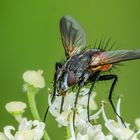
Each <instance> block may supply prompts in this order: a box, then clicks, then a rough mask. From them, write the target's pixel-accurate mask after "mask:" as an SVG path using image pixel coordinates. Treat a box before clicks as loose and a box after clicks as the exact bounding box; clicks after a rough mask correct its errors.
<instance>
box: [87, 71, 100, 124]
mask: <svg viewBox="0 0 140 140" xmlns="http://www.w3.org/2000/svg"><path fill="white" fill-rule="evenodd" d="M99 77H100V71H98V72H97V73H96V75H94V80H92V86H91V87H90V90H89V92H88V93H87V94H88V102H87V115H88V121H89V122H90V113H89V102H90V96H91V93H92V89H93V88H94V85H95V83H96V82H97V81H98V79H99Z"/></svg>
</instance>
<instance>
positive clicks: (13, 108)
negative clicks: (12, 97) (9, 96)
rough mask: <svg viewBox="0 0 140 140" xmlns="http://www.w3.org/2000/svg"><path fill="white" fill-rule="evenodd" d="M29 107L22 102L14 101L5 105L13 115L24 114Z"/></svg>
mask: <svg viewBox="0 0 140 140" xmlns="http://www.w3.org/2000/svg"><path fill="white" fill-rule="evenodd" d="M26 107H27V105H26V104H25V103H24V102H21V101H12V102H9V103H7V104H6V105H5V108H6V110H7V111H8V112H9V113H11V114H22V113H23V112H24V111H25V108H26Z"/></svg>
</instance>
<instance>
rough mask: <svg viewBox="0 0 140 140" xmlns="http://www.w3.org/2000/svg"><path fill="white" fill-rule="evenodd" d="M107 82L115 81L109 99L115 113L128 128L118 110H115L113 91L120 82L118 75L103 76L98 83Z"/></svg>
mask: <svg viewBox="0 0 140 140" xmlns="http://www.w3.org/2000/svg"><path fill="white" fill-rule="evenodd" d="M105 80H113V83H112V85H111V88H110V91H109V97H108V99H109V101H110V104H111V106H112V109H113V111H114V113H115V114H116V115H117V116H118V117H119V118H120V120H121V121H122V123H123V124H124V126H125V127H126V125H125V123H124V120H123V118H122V117H121V116H120V115H119V114H118V113H117V111H116V108H115V106H114V103H113V100H112V95H113V90H114V87H115V85H116V82H117V80H118V76H117V75H114V74H110V75H102V76H100V77H99V79H98V81H105Z"/></svg>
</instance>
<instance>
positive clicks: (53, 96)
mask: <svg viewBox="0 0 140 140" xmlns="http://www.w3.org/2000/svg"><path fill="white" fill-rule="evenodd" d="M61 67H62V64H61V63H56V64H55V70H58V69H59V68H61ZM53 87H54V90H53V95H52V99H51V103H53V102H54V100H55V96H56V75H54V85H53ZM49 108H50V106H48V107H47V109H46V111H45V114H44V119H43V121H44V122H45V121H46V117H47V114H48V111H49Z"/></svg>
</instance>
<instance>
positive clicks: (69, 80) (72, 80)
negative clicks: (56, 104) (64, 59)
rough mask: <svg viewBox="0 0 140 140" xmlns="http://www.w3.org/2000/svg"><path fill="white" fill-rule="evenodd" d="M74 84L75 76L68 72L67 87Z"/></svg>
mask: <svg viewBox="0 0 140 140" xmlns="http://www.w3.org/2000/svg"><path fill="white" fill-rule="evenodd" d="M75 82H76V76H75V74H74V72H73V71H68V79H67V84H68V86H69V87H70V86H72V85H73V84H74V83H75Z"/></svg>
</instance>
